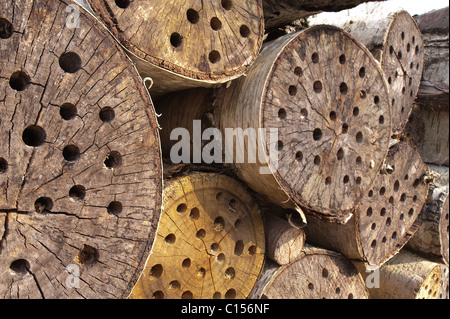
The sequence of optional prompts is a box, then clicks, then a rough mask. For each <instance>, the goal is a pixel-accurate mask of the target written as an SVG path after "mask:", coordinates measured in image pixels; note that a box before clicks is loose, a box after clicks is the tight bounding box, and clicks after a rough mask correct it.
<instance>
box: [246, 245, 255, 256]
mask: <svg viewBox="0 0 450 319" xmlns="http://www.w3.org/2000/svg"><path fill="white" fill-rule="evenodd" d="M247 253H248V255H249V256H254V255H255V254H256V246H255V245H251V246H250V247H248V250H247Z"/></svg>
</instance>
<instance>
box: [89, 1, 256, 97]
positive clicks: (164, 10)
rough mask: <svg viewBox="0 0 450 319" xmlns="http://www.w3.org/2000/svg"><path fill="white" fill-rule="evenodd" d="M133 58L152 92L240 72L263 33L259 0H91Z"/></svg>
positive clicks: (210, 84)
mask: <svg viewBox="0 0 450 319" xmlns="http://www.w3.org/2000/svg"><path fill="white" fill-rule="evenodd" d="M88 3H89V4H90V7H91V8H92V11H93V12H94V14H95V15H96V16H97V17H98V19H100V20H101V21H102V22H103V23H104V24H105V26H106V27H107V28H108V29H109V30H110V32H111V33H112V34H113V35H114V37H115V38H116V39H117V40H118V41H119V42H120V43H121V45H122V46H123V47H124V48H125V49H126V50H127V52H128V53H129V54H130V56H131V58H132V59H133V61H134V63H135V64H136V67H137V68H138V70H139V72H140V73H141V75H142V77H143V78H146V77H150V78H151V79H152V80H153V85H152V87H151V89H150V91H151V93H152V95H154V96H158V95H160V94H162V93H167V92H171V91H176V90H182V89H187V88H193V87H213V86H218V85H219V86H220V84H221V83H225V82H228V81H230V80H232V79H235V78H237V77H239V76H242V75H243V74H244V73H245V72H246V70H247V69H248V67H249V66H250V65H251V64H252V63H253V61H254V60H255V58H256V56H257V55H258V53H259V51H260V49H261V44H262V40H263V34H264V17H263V11H262V5H261V1H260V0H256V1H254V0H252V1H250V0H222V1H214V2H211V1H193V0H192V1H185V0H170V1H168V0H159V1H154V0H140V1H130V0H121V1H117V0H88Z"/></svg>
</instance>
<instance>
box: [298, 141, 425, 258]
mask: <svg viewBox="0 0 450 319" xmlns="http://www.w3.org/2000/svg"><path fill="white" fill-rule="evenodd" d="M386 164H387V165H389V166H390V167H393V168H394V170H393V171H392V172H391V173H390V174H389V173H380V174H379V175H378V176H377V178H376V179H375V182H374V184H373V185H372V187H371V188H370V190H368V191H367V193H366V194H364V196H363V197H362V199H361V203H360V204H359V206H358V208H357V209H356V212H355V216H354V218H352V219H351V220H350V221H349V222H348V223H347V224H346V225H339V224H336V223H329V222H327V221H323V220H321V219H318V218H309V219H308V225H307V227H306V232H307V238H308V240H309V241H310V242H311V243H313V244H316V245H321V246H323V247H326V248H328V249H332V250H336V251H338V252H341V253H342V254H344V255H345V256H347V257H348V258H351V259H355V260H362V261H365V262H367V263H368V264H369V265H371V266H380V265H382V264H384V263H386V262H387V261H388V260H389V259H390V258H392V257H393V256H395V255H396V254H397V253H398V252H399V251H400V249H401V248H402V247H403V246H404V245H405V244H406V243H407V241H408V240H409V239H410V238H411V236H412V235H413V234H414V233H415V232H416V231H417V229H418V224H417V218H418V216H419V214H420V212H421V211H422V207H423V205H424V204H425V201H426V198H427V195H428V185H427V184H426V183H425V181H424V178H425V176H426V174H427V172H428V167H427V166H426V165H425V164H424V163H423V161H422V160H421V158H420V155H419V154H418V153H417V152H416V151H415V150H414V149H413V148H411V147H410V146H409V145H407V144H404V143H399V144H397V145H395V146H393V147H392V148H391V149H390V152H389V154H388V157H387V158H386Z"/></svg>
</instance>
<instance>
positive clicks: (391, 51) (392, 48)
mask: <svg viewBox="0 0 450 319" xmlns="http://www.w3.org/2000/svg"><path fill="white" fill-rule="evenodd" d="M389 54H390V55H393V54H394V47H393V46H392V45H391V46H390V47H389Z"/></svg>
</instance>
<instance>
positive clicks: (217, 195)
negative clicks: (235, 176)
mask: <svg viewBox="0 0 450 319" xmlns="http://www.w3.org/2000/svg"><path fill="white" fill-rule="evenodd" d="M222 198H223V193H222V192H218V193H217V194H216V200H217V201H221V200H222Z"/></svg>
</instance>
